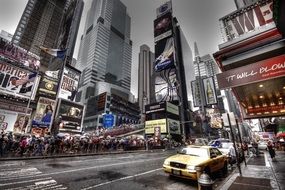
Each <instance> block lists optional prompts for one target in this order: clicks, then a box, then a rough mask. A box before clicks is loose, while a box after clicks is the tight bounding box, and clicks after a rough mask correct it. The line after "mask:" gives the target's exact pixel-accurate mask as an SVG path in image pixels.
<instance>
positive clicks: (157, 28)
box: [154, 12, 173, 42]
mask: <svg viewBox="0 0 285 190" xmlns="http://www.w3.org/2000/svg"><path fill="white" fill-rule="evenodd" d="M172 28H173V25H172V14H171V12H169V13H167V14H165V15H163V16H161V17H159V18H157V19H155V20H154V42H157V41H159V40H162V39H164V38H167V37H169V36H172Z"/></svg>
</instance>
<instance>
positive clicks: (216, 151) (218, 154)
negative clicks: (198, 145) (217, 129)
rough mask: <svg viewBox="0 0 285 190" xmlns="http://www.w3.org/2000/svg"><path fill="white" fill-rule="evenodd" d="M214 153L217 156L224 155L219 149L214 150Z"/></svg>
mask: <svg viewBox="0 0 285 190" xmlns="http://www.w3.org/2000/svg"><path fill="white" fill-rule="evenodd" d="M212 151H213V153H214V154H216V155H217V156H220V155H222V153H221V152H220V151H219V150H218V149H216V148H212ZM211 153H212V152H211Z"/></svg>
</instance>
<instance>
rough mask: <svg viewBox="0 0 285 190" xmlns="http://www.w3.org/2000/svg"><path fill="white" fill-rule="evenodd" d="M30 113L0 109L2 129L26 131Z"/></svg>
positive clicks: (6, 130) (17, 131) (0, 125)
mask: <svg viewBox="0 0 285 190" xmlns="http://www.w3.org/2000/svg"><path fill="white" fill-rule="evenodd" d="M29 117H30V115H28V114H27V116H26V117H25V114H22V113H17V112H13V111H7V110H3V109H0V130H2V129H3V130H4V131H5V132H14V133H25V132H26V128H27V125H28V123H29Z"/></svg>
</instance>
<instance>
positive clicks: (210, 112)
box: [206, 108, 223, 129]
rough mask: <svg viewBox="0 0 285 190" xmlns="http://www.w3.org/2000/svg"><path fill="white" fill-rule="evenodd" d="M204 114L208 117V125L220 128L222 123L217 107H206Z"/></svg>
mask: <svg viewBox="0 0 285 190" xmlns="http://www.w3.org/2000/svg"><path fill="white" fill-rule="evenodd" d="M206 115H207V116H209V117H210V122H209V123H210V125H211V127H212V128H215V129H221V128H223V125H222V115H221V113H220V111H219V110H218V109H212V108H210V109H206Z"/></svg>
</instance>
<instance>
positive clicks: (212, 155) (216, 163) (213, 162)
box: [210, 148, 220, 172]
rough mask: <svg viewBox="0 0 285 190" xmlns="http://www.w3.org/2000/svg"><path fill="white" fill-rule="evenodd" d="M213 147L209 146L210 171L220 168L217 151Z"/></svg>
mask: <svg viewBox="0 0 285 190" xmlns="http://www.w3.org/2000/svg"><path fill="white" fill-rule="evenodd" d="M214 149H215V148H210V159H211V164H210V167H211V172H214V171H217V170H219V169H220V168H219V167H220V165H219V163H220V156H219V155H217V152H216V151H215V150H214Z"/></svg>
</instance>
